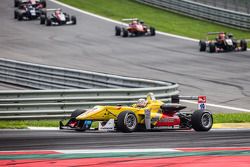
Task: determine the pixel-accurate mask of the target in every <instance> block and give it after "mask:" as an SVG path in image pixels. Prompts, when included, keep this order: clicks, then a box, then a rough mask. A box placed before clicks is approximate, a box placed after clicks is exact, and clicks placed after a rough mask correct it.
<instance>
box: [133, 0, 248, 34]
mask: <svg viewBox="0 0 250 167" xmlns="http://www.w3.org/2000/svg"><path fill="white" fill-rule="evenodd" d="M136 1H138V2H141V3H144V4H148V5H152V6H155V7H159V8H162V9H166V10H170V11H173V12H177V13H181V14H185V15H188V16H191V17H195V18H201V19H206V20H210V21H213V22H217V23H220V24H224V25H228V26H232V27H236V28H241V29H247V30H249V29H250V14H246V13H241V12H236V11H232V10H226V9H223V8H218V7H213V6H209V5H205V4H201V3H197V2H194V1H190V0H136ZM166 21H167V20H166Z"/></svg>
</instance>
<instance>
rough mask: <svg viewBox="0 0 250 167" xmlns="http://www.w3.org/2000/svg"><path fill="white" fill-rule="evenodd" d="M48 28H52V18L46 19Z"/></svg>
mask: <svg viewBox="0 0 250 167" xmlns="http://www.w3.org/2000/svg"><path fill="white" fill-rule="evenodd" d="M46 26H51V19H50V17H47V18H46Z"/></svg>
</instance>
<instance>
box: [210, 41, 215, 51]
mask: <svg viewBox="0 0 250 167" xmlns="http://www.w3.org/2000/svg"><path fill="white" fill-rule="evenodd" d="M215 51H216V47H215V43H209V52H210V53H214V52H215Z"/></svg>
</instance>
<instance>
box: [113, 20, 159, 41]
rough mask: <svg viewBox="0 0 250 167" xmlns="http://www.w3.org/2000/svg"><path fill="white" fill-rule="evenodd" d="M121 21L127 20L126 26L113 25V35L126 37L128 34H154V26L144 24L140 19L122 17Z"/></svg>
mask: <svg viewBox="0 0 250 167" xmlns="http://www.w3.org/2000/svg"><path fill="white" fill-rule="evenodd" d="M122 21H125V22H127V21H129V22H130V23H129V24H128V27H120V26H115V35H116V36H122V37H128V36H142V35H149V36H155V28H154V27H150V26H147V25H145V24H144V22H143V21H142V20H139V19H137V18H133V19H122Z"/></svg>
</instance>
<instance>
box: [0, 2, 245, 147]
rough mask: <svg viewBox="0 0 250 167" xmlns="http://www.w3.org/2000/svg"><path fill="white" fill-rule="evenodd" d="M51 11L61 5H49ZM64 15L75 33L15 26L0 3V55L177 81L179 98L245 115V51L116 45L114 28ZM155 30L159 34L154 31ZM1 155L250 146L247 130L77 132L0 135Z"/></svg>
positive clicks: (160, 42) (163, 41)
mask: <svg viewBox="0 0 250 167" xmlns="http://www.w3.org/2000/svg"><path fill="white" fill-rule="evenodd" d="M48 7H51V8H54V7H56V8H58V7H60V6H58V5H56V4H53V3H51V2H48ZM63 9H65V11H66V12H69V13H70V14H74V15H76V16H77V20H78V24H77V25H76V26H61V27H46V26H41V25H40V24H39V21H22V22H18V21H16V20H14V19H13V13H14V12H13V10H14V9H13V1H10V0H1V3H0V56H1V57H4V58H8V59H15V60H20V61H27V62H33V63H40V64H46V65H53V66H60V67H68V68H76V69H83V70H90V71H97V72H104V73H110V74H117V75H123V76H132V77H140V78H148V79H156V80H164V81H172V82H177V83H179V84H180V85H181V87H180V90H181V91H182V94H183V95H206V96H208V101H209V103H215V104H221V105H228V106H234V107H241V108H250V103H249V101H250V97H249V95H250V85H249V81H250V64H249V58H250V55H249V53H248V52H245V53H243V52H239V53H222V54H209V53H200V52H198V44H197V43H196V42H192V41H187V40H181V39H177V38H173V37H167V36H163V35H156V36H155V37H139V38H126V39H125V38H121V37H116V36H114V26H115V24H114V23H110V22H107V21H104V20H100V19H98V18H95V17H91V16H88V15H85V14H82V13H79V12H75V11H72V10H70V9H66V8H63ZM156 28H157V27H156ZM0 136H1V137H0V143H1V145H0V150H23V149H25V150H27V149H30V150H32V149H87V148H91V149H94V148H110V147H111V148H146V147H147V148H171V147H207V146H210V147H224V146H225V147H232V146H249V142H250V140H249V139H250V133H249V130H236V131H211V132H208V133H197V132H193V131H181V132H180V131H170V132H140V133H129V134H125V133H93V132H92V133H76V132H71V131H70V132H65V131H26V130H20V131H18V130H17V131H6V130H1V131H0Z"/></svg>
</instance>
